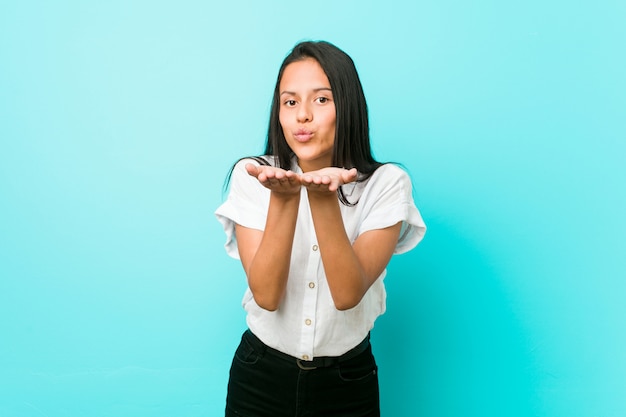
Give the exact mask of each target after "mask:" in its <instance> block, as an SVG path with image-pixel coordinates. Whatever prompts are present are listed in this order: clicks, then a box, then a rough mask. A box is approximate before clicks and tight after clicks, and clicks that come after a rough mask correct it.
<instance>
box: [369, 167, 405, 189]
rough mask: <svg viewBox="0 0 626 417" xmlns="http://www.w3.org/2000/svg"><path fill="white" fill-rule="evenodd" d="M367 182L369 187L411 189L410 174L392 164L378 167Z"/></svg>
mask: <svg viewBox="0 0 626 417" xmlns="http://www.w3.org/2000/svg"><path fill="white" fill-rule="evenodd" d="M366 182H367V185H368V186H369V187H383V188H387V187H391V188H398V187H399V188H403V189H404V188H408V189H409V190H410V189H411V178H410V177H409V174H408V173H407V172H406V171H405V170H404V169H402V168H401V167H399V166H398V165H396V164H392V163H387V164H384V165H381V166H380V167H378V169H376V171H374V173H373V174H372V175H371V177H370V178H369V179H368V180H367V181H366Z"/></svg>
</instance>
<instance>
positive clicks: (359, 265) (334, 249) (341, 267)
mask: <svg viewBox="0 0 626 417" xmlns="http://www.w3.org/2000/svg"><path fill="white" fill-rule="evenodd" d="M350 172H351V171H346V170H342V169H338V168H327V169H324V170H321V171H316V172H314V173H307V174H304V175H303V177H302V182H303V184H304V185H305V186H306V187H307V191H308V198H309V204H310V206H311V214H312V216H313V224H314V226H315V233H316V235H317V240H318V246H319V248H320V253H321V256H322V262H323V264H324V271H325V273H326V279H327V281H328V286H329V288H330V292H331V295H332V297H333V302H334V303H335V307H337V309H339V310H347V309H350V308H353V307H355V306H356V305H357V304H358V303H359V302H360V301H361V299H362V298H363V296H364V295H365V293H366V292H367V290H368V289H369V288H370V286H371V285H372V284H373V283H374V282H375V281H376V279H377V278H378V277H379V276H380V274H381V273H382V272H383V270H384V269H385V267H386V266H387V264H388V263H389V260H390V259H391V256H392V254H393V251H394V248H395V246H396V243H397V242H398V237H399V235H400V229H401V223H396V224H395V225H393V226H390V227H386V228H383V229H377V230H370V231H368V232H365V233H363V234H362V235H360V236H359V237H358V238H357V240H356V241H355V242H354V244H351V242H350V240H349V238H348V236H347V234H346V231H345V227H344V224H343V219H342V217H341V210H340V207H339V204H340V203H339V201H338V199H337V194H336V192H335V191H336V189H337V184H339V185H341V184H344V183H347V182H350V181H353V180H354V179H356V172H354V173H353V174H354V175H351V174H349V173H350Z"/></svg>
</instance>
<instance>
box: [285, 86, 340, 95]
mask: <svg viewBox="0 0 626 417" xmlns="http://www.w3.org/2000/svg"><path fill="white" fill-rule="evenodd" d="M320 91H330V92H331V93H332V91H333V90H332V89H331V88H330V87H318V88H314V89H313V92H315V93H319V92H320ZM283 94H288V95H290V96H295V95H296V93H295V92H294V91H287V90H285V91H283V92H281V93H280V95H281V96H282V95H283Z"/></svg>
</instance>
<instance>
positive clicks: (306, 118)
mask: <svg viewBox="0 0 626 417" xmlns="http://www.w3.org/2000/svg"><path fill="white" fill-rule="evenodd" d="M296 117H297V118H298V122H300V123H305V122H310V121H311V120H313V113H312V112H311V109H310V107H309V106H308V105H307V104H305V103H302V104H301V105H300V106H298V112H297V114H296Z"/></svg>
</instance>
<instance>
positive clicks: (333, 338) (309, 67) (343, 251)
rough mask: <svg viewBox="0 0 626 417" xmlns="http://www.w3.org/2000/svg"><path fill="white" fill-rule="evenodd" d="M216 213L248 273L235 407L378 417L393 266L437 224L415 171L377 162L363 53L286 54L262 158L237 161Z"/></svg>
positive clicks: (312, 46)
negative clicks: (421, 203) (356, 56)
mask: <svg viewBox="0 0 626 417" xmlns="http://www.w3.org/2000/svg"><path fill="white" fill-rule="evenodd" d="M216 215H217V217H218V219H219V221H220V222H221V223H222V225H223V226H224V230H225V232H226V236H227V242H226V250H227V252H228V254H229V255H230V256H232V257H234V258H238V259H240V260H241V263H242V265H243V269H244V271H245V273H246V276H247V279H248V290H247V291H246V294H245V296H244V299H243V306H244V308H245V310H246V312H247V324H248V328H249V330H247V331H246V332H245V333H244V335H243V337H242V340H241V344H240V345H239V347H238V348H237V351H236V353H235V357H234V359H233V363H232V367H231V371H230V380H229V384H228V395H227V400H226V416H246V417H253V416H254V417H260V416H267V417H280V416H289V417H293V416H315V417H318V416H324V417H331V416H341V417H349V416H378V415H380V411H379V395H378V376H377V366H376V363H375V361H374V357H373V356H372V350H371V347H370V343H369V331H370V330H371V328H372V327H373V325H374V321H375V320H376V318H377V317H378V316H379V315H380V314H382V313H383V312H384V311H385V289H384V285H383V278H384V276H385V268H386V266H387V263H388V262H389V259H390V258H391V256H392V254H394V253H402V252H406V251H408V250H410V249H412V248H413V247H415V245H417V243H418V242H419V241H420V240H421V238H422V236H423V235H424V232H425V230H426V228H425V226H424V222H423V221H422V218H421V216H420V214H419V212H418V210H417V208H416V207H415V205H414V203H413V198H412V188H411V182H410V179H409V177H408V175H407V174H406V173H405V172H404V171H403V170H402V169H400V168H399V167H397V166H396V165H392V164H381V163H379V162H377V161H376V160H375V159H374V158H373V156H372V154H371V150H370V140H369V128H368V118H367V105H366V102H365V96H364V94H363V89H362V87H361V82H360V80H359V77H358V74H357V71H356V68H355V66H354V63H353V62H352V59H351V58H350V57H349V56H348V55H346V54H345V53H344V52H343V51H341V50H340V49H338V48H337V47H335V46H334V45H332V44H330V43H327V42H303V43H300V44H298V45H296V46H295V47H294V49H293V50H292V51H291V53H290V54H289V55H288V56H287V57H286V58H285V60H284V62H283V64H282V66H281V68H280V71H279V74H278V80H277V83H276V88H275V90H274V98H273V103H272V108H271V115H270V124H269V131H268V137H267V145H266V149H265V155H264V156H261V157H254V158H244V159H242V160H240V161H239V162H238V163H237V164H236V165H235V166H234V168H233V170H232V172H231V176H230V192H229V195H228V198H227V200H226V201H225V202H224V204H223V205H221V206H220V207H219V208H218V209H217V211H216Z"/></svg>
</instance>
